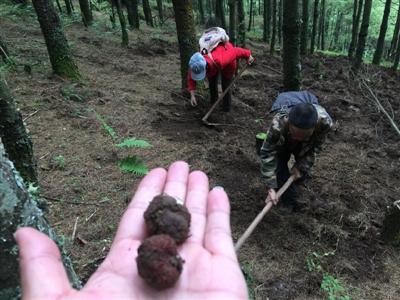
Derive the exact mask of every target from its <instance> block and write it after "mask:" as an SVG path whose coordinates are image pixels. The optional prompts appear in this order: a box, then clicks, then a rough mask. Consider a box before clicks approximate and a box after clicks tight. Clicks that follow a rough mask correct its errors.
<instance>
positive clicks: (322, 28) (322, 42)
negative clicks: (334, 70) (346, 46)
mask: <svg viewBox="0 0 400 300" xmlns="http://www.w3.org/2000/svg"><path fill="white" fill-rule="evenodd" d="M319 30H320V37H321V39H320V49H321V50H322V51H324V50H325V0H322V1H321V18H320V29H319Z"/></svg>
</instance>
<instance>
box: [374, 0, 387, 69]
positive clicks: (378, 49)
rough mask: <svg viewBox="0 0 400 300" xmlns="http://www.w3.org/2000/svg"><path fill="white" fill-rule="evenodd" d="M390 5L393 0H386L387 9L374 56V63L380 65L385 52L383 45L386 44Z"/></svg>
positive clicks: (384, 12)
mask: <svg viewBox="0 0 400 300" xmlns="http://www.w3.org/2000/svg"><path fill="white" fill-rule="evenodd" d="M390 5H392V0H386V3H385V10H384V11H383V17H382V23H381V29H380V31H379V37H378V42H377V44H376V49H375V53H374V57H373V59H372V63H373V64H375V65H379V64H380V62H381V58H382V54H383V46H384V44H385V36H386V31H387V27H388V19H389V14H390Z"/></svg>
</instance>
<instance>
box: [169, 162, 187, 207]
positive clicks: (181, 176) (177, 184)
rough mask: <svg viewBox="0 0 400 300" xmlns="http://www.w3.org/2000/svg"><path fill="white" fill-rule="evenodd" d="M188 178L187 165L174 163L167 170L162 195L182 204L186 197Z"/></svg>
mask: <svg viewBox="0 0 400 300" xmlns="http://www.w3.org/2000/svg"><path fill="white" fill-rule="evenodd" d="M188 176H189V165H188V164H187V163H186V162H184V161H177V162H174V163H173V164H172V165H171V166H170V167H169V168H168V174H167V181H166V183H165V187H164V193H165V194H167V195H169V196H172V197H174V198H177V199H178V200H181V201H182V202H183V200H184V199H185V197H186V190H187V182H188ZM182 204H183V203H182Z"/></svg>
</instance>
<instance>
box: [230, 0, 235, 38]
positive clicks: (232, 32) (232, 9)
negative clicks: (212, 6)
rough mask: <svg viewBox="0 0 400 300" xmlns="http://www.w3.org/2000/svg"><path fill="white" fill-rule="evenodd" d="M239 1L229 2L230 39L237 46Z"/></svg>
mask: <svg viewBox="0 0 400 300" xmlns="http://www.w3.org/2000/svg"><path fill="white" fill-rule="evenodd" d="M236 16H237V0H229V39H230V41H231V42H232V44H234V45H236V25H237V24H236Z"/></svg>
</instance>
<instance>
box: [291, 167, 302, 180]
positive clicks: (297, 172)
mask: <svg viewBox="0 0 400 300" xmlns="http://www.w3.org/2000/svg"><path fill="white" fill-rule="evenodd" d="M290 173H291V174H292V175H294V180H297V179H299V178H301V172H300V170H299V169H297V168H296V167H293V168H292V170H291V171H290Z"/></svg>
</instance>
